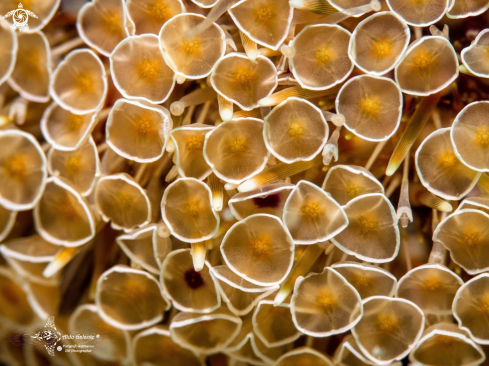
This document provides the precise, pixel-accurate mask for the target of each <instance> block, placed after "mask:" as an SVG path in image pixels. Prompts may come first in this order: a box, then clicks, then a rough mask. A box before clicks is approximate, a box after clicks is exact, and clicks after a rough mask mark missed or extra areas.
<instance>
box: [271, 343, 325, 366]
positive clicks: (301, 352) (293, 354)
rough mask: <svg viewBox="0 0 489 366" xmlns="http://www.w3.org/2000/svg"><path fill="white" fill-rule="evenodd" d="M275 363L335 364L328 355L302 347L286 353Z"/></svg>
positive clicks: (288, 364) (308, 365) (283, 364)
mask: <svg viewBox="0 0 489 366" xmlns="http://www.w3.org/2000/svg"><path fill="white" fill-rule="evenodd" d="M275 365H276V366H294V365H304V366H312V365H317V366H333V363H332V362H331V361H330V360H329V358H328V357H326V356H325V355H323V354H322V353H320V352H318V351H316V350H314V349H312V348H308V347H300V348H296V349H294V350H292V351H289V352H287V353H286V354H284V355H283V356H282V357H280V358H279V359H278V360H277V363H275Z"/></svg>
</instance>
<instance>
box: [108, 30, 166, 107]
mask: <svg viewBox="0 0 489 366" xmlns="http://www.w3.org/2000/svg"><path fill="white" fill-rule="evenodd" d="M110 70H111V75H112V79H113V80H114V84H115V86H116V87H117V89H118V90H119V91H120V92H121V94H122V95H123V96H124V97H125V98H128V99H139V100H144V101H146V102H148V103H152V104H161V103H163V102H164V101H165V100H166V99H167V98H168V97H169V95H170V93H171V92H172V90H173V87H174V85H175V73H174V72H173V70H172V69H170V68H169V67H168V65H167V64H166V63H165V60H164V59H163V56H162V55H161V53H160V52H159V41H158V37H157V36H156V35H154V34H144V35H141V36H132V37H128V38H126V39H124V40H123V41H122V42H121V43H119V44H118V45H117V47H116V48H115V49H114V51H113V52H112V54H111V55H110Z"/></svg>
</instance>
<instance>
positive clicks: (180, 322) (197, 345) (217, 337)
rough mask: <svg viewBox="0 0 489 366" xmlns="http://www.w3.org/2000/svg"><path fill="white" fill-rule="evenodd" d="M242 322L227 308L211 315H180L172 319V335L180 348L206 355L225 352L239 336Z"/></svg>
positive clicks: (221, 308)
mask: <svg viewBox="0 0 489 366" xmlns="http://www.w3.org/2000/svg"><path fill="white" fill-rule="evenodd" d="M241 324H242V321H241V319H240V318H239V317H237V316H235V315H234V314H232V313H231V312H230V311H229V310H228V309H227V308H225V307H220V308H219V309H217V310H215V311H213V312H212V313H210V314H197V313H179V314H177V315H175V317H174V318H173V319H172V322H171V325H170V334H171V338H172V340H173V341H174V342H175V343H177V344H179V345H180V346H182V347H184V348H187V349H189V350H191V351H193V352H196V353H198V354H199V353H202V354H204V355H207V354H212V353H216V352H219V351H221V350H223V349H224V348H225V347H226V346H227V345H228V344H229V343H231V342H232V340H233V339H234V338H235V337H236V336H237V335H238V333H239V331H240V329H241Z"/></svg>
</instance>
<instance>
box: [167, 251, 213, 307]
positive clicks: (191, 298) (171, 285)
mask: <svg viewBox="0 0 489 366" xmlns="http://www.w3.org/2000/svg"><path fill="white" fill-rule="evenodd" d="M210 268H211V266H210V264H209V263H208V262H205V265H204V267H203V269H202V270H201V271H199V272H196V271H195V269H194V265H193V262H192V256H191V255H190V249H179V250H174V251H173V252H171V253H170V254H169V255H168V256H167V257H166V259H165V261H164V262H163V265H162V267H161V286H162V287H163V291H165V294H166V295H167V296H168V297H169V298H170V299H171V300H172V303H173V306H174V307H175V308H177V309H178V310H180V311H189V312H194V313H211V312H213V311H214V310H216V309H217V308H218V307H219V306H221V298H220V296H219V293H218V291H217V288H216V280H215V279H214V278H213V277H212V276H211V273H210Z"/></svg>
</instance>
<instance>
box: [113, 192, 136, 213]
mask: <svg viewBox="0 0 489 366" xmlns="http://www.w3.org/2000/svg"><path fill="white" fill-rule="evenodd" d="M115 197H116V201H117V204H118V206H119V207H120V208H121V209H122V210H125V209H129V208H130V207H131V205H132V204H133V202H134V198H133V197H132V195H130V194H127V193H122V192H119V193H117V194H116V196H115Z"/></svg>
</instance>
